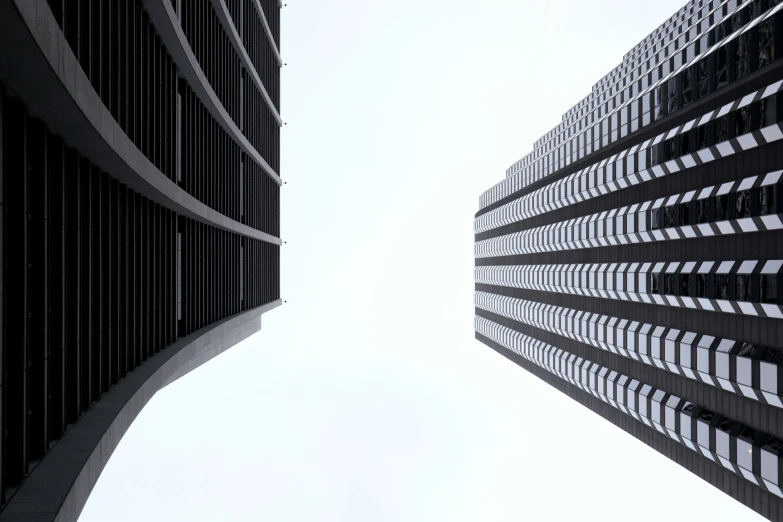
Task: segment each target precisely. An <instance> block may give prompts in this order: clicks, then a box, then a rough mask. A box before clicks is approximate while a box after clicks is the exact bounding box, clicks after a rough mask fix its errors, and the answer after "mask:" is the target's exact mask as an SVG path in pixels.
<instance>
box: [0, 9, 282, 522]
mask: <svg viewBox="0 0 783 522" xmlns="http://www.w3.org/2000/svg"><path fill="white" fill-rule="evenodd" d="M280 7H281V4H279V3H278V1H277V0H48V1H47V0H0V41H1V42H2V43H1V44H0V156H1V157H2V161H0V197H1V198H2V201H0V205H1V206H2V213H0V220H2V227H1V228H0V230H1V231H2V232H1V233H2V240H1V241H0V247H1V248H2V257H3V263H2V265H1V266H2V278H1V279H0V281H1V285H2V286H1V288H0V292H1V294H0V295H2V299H1V300H0V313H1V314H2V321H0V328H2V333H1V334H0V361H1V363H2V372H0V377H2V381H1V383H0V384H1V385H0V405H1V406H2V412H1V414H0V440H1V441H2V444H1V445H0V504H2V506H0V521H2V522H5V521H11V520H14V521H16V520H36V521H47V520H52V521H54V520H57V521H58V522H60V521H62V522H64V521H75V520H76V519H77V518H78V516H79V513H80V512H81V509H82V507H83V505H84V503H85V501H86V499H87V496H88V495H89V492H90V490H91V489H92V487H93V486H94V484H95V482H96V480H97V478H98V476H99V474H100V472H101V470H102V469H103V467H104V465H105V463H106V461H107V460H108V458H109V456H110V455H111V452H112V451H113V450H114V448H115V447H116V445H117V444H118V442H119V440H120V438H121V437H122V435H123V433H124V432H125V431H126V430H127V428H128V426H129V425H130V423H131V422H132V421H133V419H134V418H135V417H136V415H137V414H138V413H139V411H140V410H141V408H142V407H143V406H144V405H145V404H146V402H147V401H148V400H149V399H150V398H151V397H152V395H154V394H155V392H156V391H157V390H159V389H160V388H162V387H163V386H166V385H167V384H169V383H170V382H172V381H173V380H175V379H177V378H179V377H180V376H182V375H184V374H185V373H187V372H188V371H190V370H192V369H193V368H196V367H197V366H199V365H200V364H202V363H204V362H205V361H207V360H209V359H210V358H212V357H214V356H216V355H218V354H219V353H221V352H222V351H224V350H225V349H227V348H229V347H231V346H232V345H234V344H236V343H237V342H239V341H241V340H242V339H245V338H247V337H248V336H249V335H251V334H253V333H255V332H256V331H258V330H259V329H260V328H261V315H262V314H263V313H264V312H266V311H268V310H271V309H273V308H275V307H277V306H279V305H280V304H281V300H280V277H279V273H280V272H279V265H280V244H281V241H280V238H279V236H280V219H279V216H280V204H279V201H280V185H281V179H280V125H281V120H280V87H279V85H280V67H281V65H282V64H281V61H280Z"/></svg>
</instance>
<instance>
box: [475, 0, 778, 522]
mask: <svg viewBox="0 0 783 522" xmlns="http://www.w3.org/2000/svg"><path fill="white" fill-rule="evenodd" d="M782 58H783V2H781V1H780V0H752V1H750V0H745V1H741V0H691V1H690V2H689V3H688V4H687V5H685V7H683V8H682V9H680V10H679V11H678V12H677V13H675V14H674V15H673V16H672V17H671V18H669V19H668V20H667V21H666V22H664V23H663V24H662V25H661V26H660V27H658V29H656V30H655V31H654V32H653V33H652V34H650V35H649V36H647V37H646V38H645V39H644V40H643V41H642V42H641V43H639V44H638V45H636V46H635V47H634V48H633V49H632V50H631V51H630V52H629V53H628V54H626V55H625V57H624V58H623V61H622V63H621V64H620V65H618V66H617V67H616V68H615V69H614V70H612V71H611V72H610V73H609V74H607V75H606V76H605V77H604V78H602V79H601V80H600V81H599V82H598V83H597V84H596V85H595V86H594V87H593V89H592V92H591V93H590V94H589V95H588V96H587V97H586V98H584V99H583V100H582V101H580V102H579V103H578V104H577V105H575V106H574V107H572V108H571V109H570V110H569V111H568V112H566V113H565V115H564V116H563V118H562V121H561V122H560V123H559V124H558V125H557V126H556V127H555V128H554V129H552V130H551V131H549V132H548V133H546V134H545V135H544V136H543V137H541V139H539V140H538V141H537V142H536V143H535V145H534V148H533V151H532V152H531V153H530V154H528V155H527V156H525V157H524V158H522V159H521V160H520V161H518V162H517V163H515V164H514V165H512V166H511V168H509V169H508V171H507V175H506V178H505V179H503V180H502V181H501V182H500V183H498V184H497V185H495V186H494V187H492V188H491V189H489V190H488V191H487V192H485V193H484V194H483V195H482V196H481V199H480V210H479V212H478V213H477V214H476V218H475V258H476V267H475V285H476V286H475V289H476V291H475V310H476V311H475V331H476V338H477V339H478V340H480V341H481V342H482V343H484V344H486V345H487V346H489V347H491V348H493V349H494V350H496V351H498V352H499V353H500V354H502V355H504V356H505V357H507V358H508V359H510V360H512V361H513V362H515V363H517V364H518V365H520V366H522V367H523V368H524V369H526V370H528V371H529V372H531V373H533V374H534V375H536V376H537V377H539V378H541V379H542V380H544V381H546V382H547V383H549V384H550V385H552V386H554V387H555V388H557V389H558V390H560V391H562V392H563V393H566V394H568V395H569V396H570V397H571V398H573V399H574V400H576V401H578V402H580V403H582V404H583V405H585V406H586V407H588V408H590V409H591V410H593V411H594V412H596V413H598V414H599V415H601V416H602V417H604V418H605V419H607V420H609V421H610V422H612V423H614V424H616V425H617V426H619V427H620V428H622V429H624V430H625V431H627V432H628V433H630V434H632V435H633V436H635V437H637V438H638V439H640V440H642V441H643V442H645V443H646V444H648V445H649V446H651V447H653V448H655V449H656V450H658V451H659V452H661V453H662V454H664V455H666V456H667V457H669V458H670V459H672V460H674V461H675V462H676V463H678V464H680V465H681V466H684V467H685V468H687V469H688V470H690V471H691V472H693V473H695V474H696V475H698V476H699V477H701V478H702V479H704V480H706V481H708V482H709V483H711V484H712V485H714V486H715V487H717V488H719V489H721V490H723V491H724V492H725V493H727V494H729V495H731V496H733V497H734V498H736V499H737V500H739V501H740V502H742V503H744V504H745V505H747V506H748V507H750V508H751V509H753V510H755V511H757V512H758V513H760V514H761V515H763V516H765V517H767V518H769V519H770V520H783V491H782V490H783V463H781V454H782V453H781V452H783V402H781V395H783V373H782V372H781V370H782V369H783V307H782V306H783V288H781V284H782V283H783V281H781V276H780V272H781V267H783V232H782V231H781V230H783V222H781V217H782V215H783V98H782V97H781V96H782V94H781V91H782V90H783V59H782ZM554 414H556V413H554ZM693 501H694V502H698V501H699V499H693Z"/></svg>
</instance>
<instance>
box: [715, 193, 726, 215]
mask: <svg viewBox="0 0 783 522" xmlns="http://www.w3.org/2000/svg"><path fill="white" fill-rule="evenodd" d="M727 219H729V195H728V194H723V195H722V196H717V197H716V198H715V221H725V220H727Z"/></svg>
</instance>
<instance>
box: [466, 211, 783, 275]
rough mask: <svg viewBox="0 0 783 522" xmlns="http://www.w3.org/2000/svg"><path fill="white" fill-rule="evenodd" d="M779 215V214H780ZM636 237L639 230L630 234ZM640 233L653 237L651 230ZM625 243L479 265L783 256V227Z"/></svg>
mask: <svg viewBox="0 0 783 522" xmlns="http://www.w3.org/2000/svg"><path fill="white" fill-rule="evenodd" d="M776 219H777V216H776ZM630 236H631V237H633V238H634V239H636V238H637V234H633V235H630ZM638 236H644V237H650V238H653V235H652V234H650V233H644V234H638ZM623 237H624V238H626V241H625V242H624V243H621V244H611V245H607V246H601V245H598V246H591V245H588V246H584V247H579V248H574V249H571V250H557V251H551V252H532V253H528V254H509V255H499V256H494V257H477V258H476V260H475V264H476V266H477V267H478V266H481V267H485V266H527V265H556V264H561V263H633V262H637V261H639V260H640V259H647V260H650V262H659V261H664V262H672V261H682V260H683V259H687V260H688V261H711V260H714V259H718V258H719V259H731V258H736V257H737V256H738V255H739V254H738V253H739V252H742V255H743V256H747V257H748V258H752V259H773V258H780V259H783V257H782V256H783V244H781V241H783V230H768V231H756V232H751V231H748V232H739V233H728V234H716V235H713V236H704V237H687V236H683V237H681V238H679V239H668V240H664V241H641V239H642V238H641V237H639V241H636V242H632V241H631V240H630V239H627V236H623Z"/></svg>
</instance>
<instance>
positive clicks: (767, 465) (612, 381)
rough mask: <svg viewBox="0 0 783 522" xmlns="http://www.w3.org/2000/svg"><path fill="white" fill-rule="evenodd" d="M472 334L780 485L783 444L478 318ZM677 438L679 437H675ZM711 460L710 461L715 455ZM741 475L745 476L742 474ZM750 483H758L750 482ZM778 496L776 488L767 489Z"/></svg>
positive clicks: (637, 417) (645, 421)
mask: <svg viewBox="0 0 783 522" xmlns="http://www.w3.org/2000/svg"><path fill="white" fill-rule="evenodd" d="M475 328H476V331H477V332H479V333H480V334H482V335H484V336H486V337H488V338H489V339H492V340H494V341H495V342H498V343H499V344H501V345H502V346H504V347H506V348H507V349H509V350H511V351H513V352H515V353H517V354H519V355H521V356H522V357H525V358H526V359H528V360H530V361H532V362H533V363H534V364H537V365H539V366H541V367H543V368H544V369H546V370H547V371H549V372H551V373H553V374H554V375H557V376H558V377H560V378H561V379H564V380H567V381H570V382H572V383H574V384H576V385H577V386H579V387H580V388H582V389H584V390H586V391H587V390H590V391H592V392H593V393H595V394H597V396H598V397H600V398H601V399H602V400H604V401H605V402H607V403H609V404H611V405H612V406H614V407H615V408H617V409H619V410H621V411H623V412H624V413H626V414H628V415H631V416H632V417H634V418H635V419H636V420H639V421H642V422H644V423H645V424H647V425H648V426H650V427H651V428H652V427H654V428H655V429H657V430H658V431H660V432H661V433H663V434H665V435H667V436H669V437H671V438H673V439H674V440H677V441H678V442H684V443H685V444H686V445H687V446H688V447H689V448H690V449H692V450H694V451H698V449H697V447H701V448H703V451H702V452H701V453H706V452H709V453H711V454H712V455H715V456H717V457H718V458H720V459H721V460H722V461H725V463H724V462H721V464H723V465H724V466H726V467H727V468H728V469H730V470H732V471H734V468H733V467H731V466H728V465H727V464H726V463H733V464H736V465H737V466H739V467H741V468H743V469H745V470H746V471H748V472H750V473H752V474H754V475H756V477H762V478H764V479H765V480H766V481H769V483H772V484H774V485H779V484H781V483H782V482H781V479H783V476H782V475H783V466H781V465H780V458H781V455H783V440H781V439H780V438H779V437H777V436H774V435H772V434H770V433H767V432H764V431H761V430H757V429H755V428H753V427H752V426H749V425H747V424H745V423H743V422H740V421H737V420H734V419H732V418H730V417H727V416H724V415H722V414H720V413H717V412H715V411H712V410H709V409H707V408H705V407H703V406H700V405H698V404H694V403H692V402H690V401H687V400H684V399H682V398H680V397H677V396H676V395H672V394H670V393H667V392H666V391H665V390H662V389H657V388H654V387H652V386H650V385H649V384H645V383H643V382H640V381H638V380H636V379H633V378H631V377H629V376H627V375H623V374H621V373H619V372H617V371H614V370H611V368H608V367H605V366H600V365H598V364H596V363H593V362H592V361H590V360H587V359H584V358H581V357H576V356H575V355H573V354H571V353H569V352H567V351H565V350H562V349H559V348H555V347H553V346H551V345H548V344H544V343H541V342H540V341H537V340H533V339H531V338H530V337H528V336H526V335H524V334H520V333H519V332H516V331H514V330H511V329H509V328H505V327H502V326H500V325H498V324H496V323H494V322H492V321H489V320H487V319H485V318H483V317H477V318H476V325H475ZM680 437H681V439H682V440H681V439H680ZM712 455H711V458H712V459H713V460H715V457H714V456H712ZM742 476H745V477H747V475H745V474H742ZM753 483H755V484H756V485H758V484H759V481H758V480H756V479H753ZM771 491H773V492H774V493H775V494H777V495H779V496H783V494H781V492H780V490H779V489H778V488H777V486H776V487H775V488H774V489H772V488H771Z"/></svg>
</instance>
